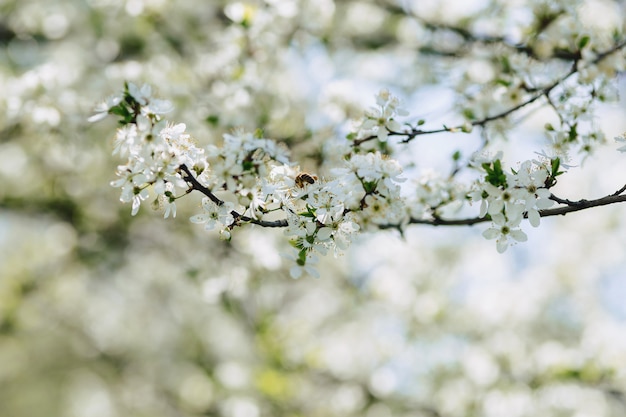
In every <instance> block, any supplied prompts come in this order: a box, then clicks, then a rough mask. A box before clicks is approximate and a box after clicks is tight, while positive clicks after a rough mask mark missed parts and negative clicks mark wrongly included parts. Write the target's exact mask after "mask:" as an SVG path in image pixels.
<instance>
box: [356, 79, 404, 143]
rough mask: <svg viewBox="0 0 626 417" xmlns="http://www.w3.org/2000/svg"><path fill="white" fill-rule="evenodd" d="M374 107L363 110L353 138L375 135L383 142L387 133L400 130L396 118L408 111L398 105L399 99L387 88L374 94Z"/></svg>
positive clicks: (400, 126) (400, 127)
mask: <svg viewBox="0 0 626 417" xmlns="http://www.w3.org/2000/svg"><path fill="white" fill-rule="evenodd" d="M376 105H377V106H376V107H371V108H370V109H369V110H367V111H366V112H365V116H364V117H363V119H362V120H361V121H360V124H359V126H358V130H357V132H356V135H354V138H355V139H363V138H367V137H370V136H375V137H377V138H378V140H380V141H382V142H384V141H386V140H387V137H388V136H389V133H399V132H402V130H403V128H402V125H401V124H400V123H398V121H397V120H396V117H397V116H406V115H408V112H407V111H406V110H405V109H403V108H402V107H400V101H399V100H398V98H397V97H395V96H394V95H392V94H391V93H390V92H389V91H388V90H382V91H380V92H379V93H378V94H377V95H376Z"/></svg>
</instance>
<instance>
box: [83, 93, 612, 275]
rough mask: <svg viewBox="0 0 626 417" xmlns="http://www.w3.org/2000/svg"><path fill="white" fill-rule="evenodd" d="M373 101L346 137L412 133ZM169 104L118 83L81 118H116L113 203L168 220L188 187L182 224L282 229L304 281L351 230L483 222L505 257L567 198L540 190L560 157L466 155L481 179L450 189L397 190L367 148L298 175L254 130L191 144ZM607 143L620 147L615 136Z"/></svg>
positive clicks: (393, 172) (390, 168)
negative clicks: (157, 211)
mask: <svg viewBox="0 0 626 417" xmlns="http://www.w3.org/2000/svg"><path fill="white" fill-rule="evenodd" d="M377 104H378V108H377V109H372V110H369V111H367V112H366V113H365V118H364V121H363V122H362V123H361V125H360V126H359V127H358V129H357V131H355V132H354V133H353V134H351V135H348V139H355V138H361V140H362V141H364V139H365V140H369V139H376V138H378V139H379V140H380V141H382V142H384V141H385V140H386V139H387V136H388V134H390V133H393V134H394V135H396V136H400V137H401V136H403V135H404V136H406V137H412V135H414V133H415V130H412V131H406V132H402V131H401V128H400V127H399V125H398V124H397V122H396V121H395V116H397V115H400V114H405V112H404V111H402V110H401V109H400V107H399V100H398V99H397V98H396V97H394V96H393V95H391V94H390V93H389V92H388V91H382V92H381V93H380V94H378V96H377ZM171 108H172V106H171V104H170V103H169V102H166V101H164V100H157V99H154V98H152V97H151V89H150V88H149V87H148V86H143V87H141V88H139V87H137V86H135V85H133V84H127V85H126V88H125V89H124V91H123V93H122V94H120V95H118V96H113V97H111V98H109V99H107V100H106V101H105V102H104V103H102V104H101V105H99V106H98V108H97V111H98V114H96V115H95V116H93V117H92V118H91V120H99V119H101V118H102V114H115V115H117V116H119V117H120V118H121V124H122V127H121V128H120V129H118V131H117V135H116V138H115V144H114V151H113V153H114V154H119V155H120V156H122V157H127V162H126V164H125V165H122V166H120V167H118V170H117V175H118V176H119V177H120V178H119V179H118V180H116V181H113V182H112V185H113V186H115V187H119V188H121V189H122V191H121V200H122V201H123V202H130V203H132V214H133V215H134V214H136V213H137V211H138V210H139V207H140V205H141V203H142V202H143V201H144V200H146V199H148V198H149V197H150V192H151V191H152V192H153V193H154V194H155V195H156V197H155V198H154V206H156V207H158V208H163V209H164V216H165V217H169V216H175V215H176V205H175V202H176V200H177V199H178V198H181V197H183V196H185V195H187V194H189V193H190V192H191V191H198V192H200V193H201V194H203V195H204V198H203V200H202V204H201V208H202V212H201V213H199V214H196V215H194V216H192V217H191V218H190V220H191V221H192V222H193V223H197V224H203V225H204V226H205V229H207V230H213V229H218V231H219V233H220V236H221V238H223V239H226V240H229V239H231V237H232V231H233V229H234V228H236V227H238V226H242V225H244V224H256V225H260V226H264V227H282V228H284V234H285V235H286V236H287V237H288V240H289V242H290V244H291V248H292V249H291V252H290V253H286V254H285V255H284V256H285V257H286V258H288V259H290V260H292V261H293V262H294V265H293V266H292V268H291V270H290V272H291V275H292V276H293V277H294V278H297V277H299V276H301V275H302V274H303V273H307V274H309V275H313V276H316V275H317V271H316V270H315V268H314V265H315V264H316V263H317V262H318V259H319V256H320V255H321V256H323V255H326V254H327V253H329V252H333V253H335V255H337V254H339V253H341V252H342V251H343V250H345V249H346V248H347V247H348V246H349V245H350V243H351V242H352V241H353V240H354V238H355V236H356V235H357V233H358V232H360V231H370V230H377V229H380V228H396V229H398V230H400V231H402V230H404V227H405V226H406V225H407V224H409V223H427V224H473V223H476V222H482V221H491V227H489V228H488V229H487V230H485V231H484V233H483V235H484V237H485V238H487V239H495V240H496V247H497V250H498V252H504V251H505V250H506V249H507V247H508V246H509V245H510V244H514V243H516V242H523V241H525V240H527V236H526V234H525V233H524V232H523V231H522V228H521V225H522V221H523V220H524V219H528V222H529V223H530V224H531V226H533V227H537V226H539V223H540V218H541V216H542V214H545V213H542V211H543V210H547V209H549V208H550V207H551V206H552V205H553V204H554V203H555V201H558V202H559V203H567V202H568V201H567V200H561V199H558V198H556V197H554V196H553V195H552V193H551V192H550V188H551V187H552V186H554V185H555V184H556V177H557V176H559V175H561V174H562V173H563V172H562V171H561V170H560V169H561V167H567V166H565V165H564V164H561V160H562V158H565V157H566V155H567V152H566V150H565V151H564V152H563V153H562V154H561V153H558V152H556V156H552V157H548V156H546V155H545V153H544V154H540V155H541V161H538V160H532V161H525V162H523V163H521V164H520V165H519V167H518V168H517V170H513V169H511V170H510V171H508V170H505V169H504V168H503V163H502V159H501V158H502V157H501V154H497V155H496V156H495V157H481V156H475V157H474V158H472V159H471V160H470V161H469V162H468V164H467V167H473V168H477V169H478V171H479V172H480V175H481V176H480V179H479V180H477V181H476V182H475V183H474V184H473V185H471V186H469V187H468V186H466V185H462V184H459V183H457V182H456V181H454V175H455V174H453V175H452V176H450V177H448V178H444V177H440V176H429V175H426V176H424V177H422V178H421V179H420V180H417V181H414V182H413V183H409V184H407V185H406V186H403V187H401V184H402V183H403V182H404V181H405V178H403V177H402V176H401V175H402V167H401V166H400V164H399V162H398V161H396V160H394V159H391V158H390V157H389V156H388V155H386V154H384V153H381V152H380V151H379V150H377V149H370V150H366V149H363V148H360V147H358V146H349V145H347V146H343V147H342V146H341V145H338V147H337V149H341V150H343V151H345V152H343V153H342V155H343V158H341V159H336V161H335V162H336V165H335V166H334V167H331V168H330V169H329V170H328V171H327V172H325V174H326V175H321V174H320V175H319V176H318V175H317V174H312V173H307V172H302V171H301V170H300V168H299V167H298V166H297V165H296V164H294V163H293V162H291V161H290V158H289V153H288V151H287V148H286V147H285V146H283V145H281V144H280V143H278V142H276V141H274V140H271V139H267V138H264V137H263V133H262V132H261V131H257V132H255V133H249V132H245V131H242V130H235V131H233V132H232V133H230V134H226V135H224V141H223V143H222V144H221V145H220V146H216V145H208V146H207V147H205V148H200V147H198V146H196V144H195V142H194V141H193V140H192V138H191V137H190V135H189V134H187V133H186V132H185V125H184V124H182V123H180V124H170V123H167V122H166V121H165V120H163V119H162V115H163V114H164V113H166V112H168V111H169V110H171ZM573 129H575V126H574V127H573ZM446 130H448V131H453V130H451V129H447V128H446ZM616 139H617V140H618V141H624V137H623V136H621V137H618V138H616ZM347 142H348V143H350V142H349V141H347ZM382 142H379V144H380V145H382V144H383V143H382ZM352 144H353V145H354V143H352ZM344 145H345V143H344ZM385 145H386V144H385ZM555 148H556V147H554V146H553V150H554V149H555ZM623 149H624V147H622V148H620V150H622V151H623ZM457 156H458V155H457ZM459 158H460V156H459V157H455V159H454V160H455V164H456V166H457V169H455V172H456V171H458V169H461V166H460V165H459V164H460V162H459ZM150 190H151V191H150ZM465 201H470V202H476V203H480V209H479V214H478V217H476V218H474V219H469V220H456V221H455V220H447V219H446V216H449V215H450V213H455V214H456V213H457V212H458V211H459V210H460V209H461V208H463V202H465Z"/></svg>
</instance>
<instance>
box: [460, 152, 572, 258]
mask: <svg viewBox="0 0 626 417" xmlns="http://www.w3.org/2000/svg"><path fill="white" fill-rule="evenodd" d="M480 168H481V169H482V170H483V171H484V173H485V175H484V178H483V179H482V180H480V181H478V182H477V183H476V184H475V188H474V190H473V191H472V192H471V193H470V198H471V199H472V201H476V202H478V201H479V202H480V216H481V217H482V216H486V215H489V216H490V218H491V220H492V226H491V227H490V228H489V229H487V230H485V231H484V233H483V236H485V237H486V238H487V239H496V247H497V249H498V252H500V253H502V252H504V251H505V250H506V249H507V247H508V245H509V244H510V243H514V242H524V241H526V240H527V236H526V234H525V233H524V232H523V231H522V230H521V228H520V224H521V222H522V219H523V218H524V217H526V218H528V221H529V222H530V224H531V225H532V226H533V227H538V226H539V223H540V218H541V216H540V214H539V210H543V209H547V208H549V207H550V206H552V205H553V204H554V201H553V200H551V199H550V197H551V195H552V194H551V193H550V190H549V188H550V187H551V186H553V185H554V183H555V177H556V176H558V175H560V174H562V172H561V171H559V168H560V162H559V159H558V158H556V159H553V160H550V161H549V165H548V162H539V161H525V162H524V163H522V164H521V166H520V167H519V169H518V170H517V171H515V170H511V171H510V172H508V171H505V170H504V169H503V168H502V162H501V160H500V159H499V158H496V159H494V160H493V161H490V162H483V163H482V164H481V165H480Z"/></svg>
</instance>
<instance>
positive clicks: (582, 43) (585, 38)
mask: <svg viewBox="0 0 626 417" xmlns="http://www.w3.org/2000/svg"><path fill="white" fill-rule="evenodd" d="M590 40H591V38H590V37H589V35H584V36H583V37H582V38H580V40H579V41H578V49H579V50H581V49H583V48H584V47H585V46H587V44H588V43H589V41H590Z"/></svg>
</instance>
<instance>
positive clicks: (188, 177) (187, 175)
mask: <svg viewBox="0 0 626 417" xmlns="http://www.w3.org/2000/svg"><path fill="white" fill-rule="evenodd" d="M180 169H181V170H182V171H183V172H184V175H183V180H185V181H186V182H187V183H188V184H190V185H191V188H190V190H196V191H199V192H201V193H202V194H204V195H205V196H207V197H208V198H209V199H210V200H211V201H212V202H214V203H215V204H217V205H218V206H221V205H223V204H224V201H223V200H221V199H219V198H218V197H217V196H216V195H215V194H213V192H212V191H211V190H209V189H208V188H207V187H205V186H204V185H202V184H201V183H200V182H199V181H198V180H197V178H196V177H194V175H193V174H192V173H191V170H190V169H189V167H187V165H185V164H183V165H181V166H180ZM230 214H231V215H232V216H233V217H234V219H235V223H234V224H237V223H252V224H258V225H259V226H263V227H287V226H288V223H287V220H285V219H281V220H274V221H266V220H259V219H254V218H252V217H248V216H244V215H243V214H241V213H239V212H237V211H235V210H232V211H231V212H230Z"/></svg>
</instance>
